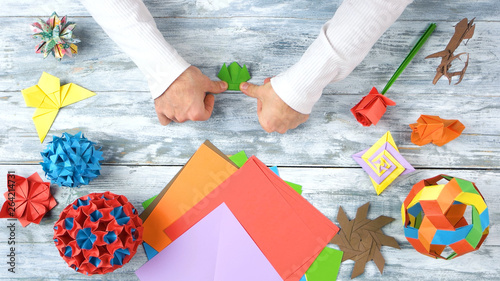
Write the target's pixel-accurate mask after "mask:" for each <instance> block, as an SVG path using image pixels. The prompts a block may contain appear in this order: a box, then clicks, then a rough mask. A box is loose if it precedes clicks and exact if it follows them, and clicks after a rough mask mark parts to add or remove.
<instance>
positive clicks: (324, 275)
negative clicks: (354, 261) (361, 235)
mask: <svg viewBox="0 0 500 281" xmlns="http://www.w3.org/2000/svg"><path fill="white" fill-rule="evenodd" d="M343 254H344V252H342V251H339V250H336V249H332V248H329V247H325V248H324V249H323V251H321V253H320V254H319V256H318V257H317V258H316V260H315V261H314V262H313V264H312V265H311V267H309V269H308V270H307V271H306V278H307V281H332V280H336V279H337V274H338V273H339V268H340V263H341V262H342V255H343Z"/></svg>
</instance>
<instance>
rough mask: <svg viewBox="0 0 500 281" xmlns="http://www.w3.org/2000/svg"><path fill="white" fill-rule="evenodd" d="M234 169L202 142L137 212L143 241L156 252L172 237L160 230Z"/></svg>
mask: <svg viewBox="0 0 500 281" xmlns="http://www.w3.org/2000/svg"><path fill="white" fill-rule="evenodd" d="M236 170H238V168H237V166H236V165H235V164H234V163H233V162H231V160H229V159H228V158H227V157H226V156H225V155H224V154H222V153H221V152H220V151H219V150H217V148H215V147H214V146H213V145H212V144H211V143H210V142H208V141H206V142H205V143H204V144H202V145H201V146H200V148H199V149H198V150H197V151H196V153H195V154H194V155H193V156H192V157H191V159H190V160H189V161H188V163H187V164H186V165H185V166H184V168H183V169H182V170H181V171H180V172H179V173H178V174H177V175H176V176H175V177H174V179H172V181H171V182H170V183H169V184H168V185H167V186H166V187H165V188H164V189H163V191H162V192H161V193H160V195H158V197H157V198H156V199H155V200H154V201H153V203H151V205H150V206H149V207H148V208H147V209H146V210H144V212H143V213H142V214H141V216H140V217H141V219H142V220H143V221H144V223H143V226H144V233H143V240H144V242H146V243H148V244H149V245H150V246H151V247H153V248H154V249H155V250H157V251H158V252H159V251H161V250H163V249H164V248H165V247H166V246H168V245H169V244H170V243H171V242H172V240H171V239H170V238H169V237H168V236H167V235H165V233H164V232H163V230H164V229H165V228H167V227H168V226H170V225H171V224H172V223H173V222H174V221H176V220H177V219H178V218H180V217H181V216H182V215H184V213H186V212H187V211H188V210H189V209H191V208H192V207H193V206H194V205H196V204H197V203H198V202H200V201H201V200H202V199H203V198H204V197H205V196H206V195H207V194H209V193H210V192H211V191H212V190H214V189H215V188H216V187H217V186H219V185H220V184H221V183H222V182H223V181H224V180H226V179H227V178H228V177H229V176H230V175H232V174H233V173H234V172H236Z"/></svg>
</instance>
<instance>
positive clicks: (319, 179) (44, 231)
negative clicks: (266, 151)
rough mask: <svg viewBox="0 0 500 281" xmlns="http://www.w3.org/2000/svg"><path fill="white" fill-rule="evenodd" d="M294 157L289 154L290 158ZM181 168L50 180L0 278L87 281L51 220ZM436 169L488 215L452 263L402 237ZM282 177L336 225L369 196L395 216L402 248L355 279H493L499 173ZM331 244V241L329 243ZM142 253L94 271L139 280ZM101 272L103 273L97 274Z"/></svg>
mask: <svg viewBox="0 0 500 281" xmlns="http://www.w3.org/2000/svg"><path fill="white" fill-rule="evenodd" d="M290 157H291V156H290ZM180 168H181V167H164V166H154V167H126V166H105V167H104V168H103V171H102V172H103V173H102V176H101V177H99V178H97V179H96V180H95V181H93V182H92V183H91V184H90V185H89V186H87V187H82V188H79V189H78V188H73V189H70V188H59V187H56V186H53V191H54V196H55V197H56V200H57V201H58V203H59V204H58V205H57V206H56V207H55V209H53V210H52V211H51V212H50V213H49V214H48V215H47V216H46V217H45V218H44V219H43V220H42V222H41V224H40V225H33V224H32V225H29V226H28V227H26V228H22V227H21V226H20V225H19V224H17V226H18V228H17V230H16V245H17V246H18V248H16V249H18V250H16V254H17V257H18V264H17V268H18V273H16V274H12V275H11V274H6V273H7V271H6V270H7V267H6V266H7V265H6V264H5V263H4V262H3V260H2V259H5V257H4V255H3V254H2V256H1V257H0V272H1V274H0V279H2V278H3V279H8V280H16V279H26V278H29V279H37V278H50V279H51V280H81V279H88V278H89V277H86V276H84V275H82V274H79V273H74V272H73V271H72V270H71V269H70V268H68V267H67V266H66V264H65V262H64V261H63V260H62V258H60V257H59V256H58V253H57V250H56V248H55V246H54V245H53V242H52V235H53V230H52V226H53V224H54V222H55V221H56V220H57V218H58V215H59V213H60V212H61V211H62V209H63V208H64V207H66V205H67V204H69V203H71V202H73V201H74V200H75V199H77V198H78V197H79V196H83V195H86V194H88V193H91V192H104V191H107V190H109V191H111V192H114V193H118V194H123V195H125V196H127V197H128V199H129V200H130V201H131V202H132V204H133V205H134V206H136V207H137V208H138V209H139V210H140V211H142V207H141V206H140V203H141V202H142V201H144V200H146V199H147V198H149V197H150V196H152V195H155V194H156V193H158V192H160V190H161V189H162V188H163V187H164V185H165V184H166V183H167V182H168V181H169V180H170V179H171V178H172V177H173V176H174V175H175V173H177V171H178V170H179V169H180ZM9 170H15V171H16V172H17V173H18V174H19V175H23V176H29V175H30V174H31V173H33V172H35V171H37V172H39V173H41V172H42V171H41V169H40V167H39V166H36V165H2V166H0V174H3V175H5V174H6V173H7V171H9ZM439 173H446V174H449V175H453V176H458V177H462V178H464V179H467V180H471V181H474V182H475V183H476V184H477V186H478V188H479V189H480V191H481V193H482V194H483V196H484V197H485V199H486V202H487V203H488V207H489V210H490V220H491V222H492V225H491V228H490V235H489V236H488V238H487V239H486V240H485V242H484V244H483V246H482V247H481V248H480V249H479V250H478V251H476V252H473V253H470V254H467V255H465V256H463V257H459V258H457V259H454V260H451V261H441V260H434V259H432V258H429V257H426V256H423V255H421V254H419V253H418V252H416V251H415V250H414V249H413V248H412V247H411V245H410V244H409V243H408V242H407V241H406V239H405V238H404V233H403V228H402V224H401V217H400V206H401V204H402V202H403V200H404V198H405V197H406V195H407V193H408V192H409V190H410V188H411V186H412V185H413V184H414V183H416V182H418V181H420V180H422V179H424V178H428V177H432V176H435V175H437V174H439ZM280 174H281V176H282V177H283V178H284V179H286V180H289V181H292V182H296V183H299V184H302V185H303V191H304V192H303V196H304V197H305V198H306V199H307V200H309V202H311V203H312V204H313V205H314V206H315V207H316V208H318V209H319V210H320V211H321V212H322V213H324V214H325V215H326V216H327V217H328V218H329V219H331V220H332V221H333V222H335V223H336V215H337V211H338V207H339V206H342V207H343V208H344V210H345V211H346V213H347V215H348V216H349V217H350V218H353V217H354V215H355V212H356V209H357V208H358V207H359V206H361V205H362V204H364V203H365V202H368V201H370V202H371V207H370V210H369V213H368V217H369V218H371V219H374V218H376V217H378V216H379V215H386V216H391V217H394V218H395V219H396V220H395V221H394V222H393V223H391V224H389V225H388V226H386V227H384V229H383V231H384V232H385V233H386V234H388V235H391V236H394V237H395V238H396V240H397V241H398V242H399V243H400V245H401V247H402V249H401V250H394V249H392V248H385V247H384V248H383V249H382V253H383V255H384V257H385V259H386V267H385V270H384V275H380V274H379V272H378V270H377V269H376V267H375V265H374V264H373V263H369V264H368V266H367V268H366V273H365V274H364V275H362V276H360V277H358V278H357V280H396V279H397V280H415V279H417V280H436V279H439V280H465V279H467V280H468V279H471V278H476V279H477V280H498V278H500V265H499V264H498V263H494V262H493V263H492V261H495V260H498V259H499V258H500V251H499V250H500V234H499V230H500V229H499V227H498V225H497V224H495V222H496V221H499V220H500V211H499V210H500V201H498V200H495V199H496V198H497V197H498V188H497V183H498V177H499V176H500V172H499V171H473V170H447V169H442V170H441V169H439V170H425V169H424V170H418V171H417V172H415V173H413V174H410V175H408V176H403V177H401V178H399V179H398V180H396V181H395V182H394V183H393V184H392V185H391V186H390V187H388V188H387V189H386V190H385V191H384V192H383V193H382V194H381V195H380V196H376V195H375V191H374V190H373V187H372V185H371V183H370V181H369V179H368V177H367V176H366V174H365V173H364V172H363V171H362V170H361V169H360V168H356V169H353V168H343V169H332V168H329V169H319V168H280ZM5 185H6V182H5V177H2V178H1V180H0V186H5ZM6 224H7V221H6V220H0V253H5V252H6V251H7V243H6V238H7V236H8V232H7V229H6V228H5V225H6ZM332 247H335V246H332ZM144 262H146V258H145V255H144V252H143V250H142V249H140V250H139V251H138V253H137V254H136V256H135V257H134V258H133V259H132V260H131V262H130V263H129V264H127V265H126V266H125V267H124V268H122V269H120V270H118V271H116V272H114V273H111V274H107V275H105V276H96V277H92V278H91V279H97V280H136V278H135V276H134V274H133V272H134V271H135V270H136V269H137V268H138V267H140V266H141V265H142V264H143V263H144ZM352 267H353V263H352V262H346V263H345V264H342V266H341V273H340V276H339V280H347V279H349V276H350V274H351V271H352ZM101 278H104V279H101Z"/></svg>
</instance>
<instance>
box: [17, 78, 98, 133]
mask: <svg viewBox="0 0 500 281" xmlns="http://www.w3.org/2000/svg"><path fill="white" fill-rule="evenodd" d="M60 85H61V82H60V80H59V78H57V77H55V76H52V75H50V74H48V73H46V72H44V73H42V77H40V80H39V81H38V84H37V85H35V86H32V87H29V88H27V89H24V90H22V91H21V92H22V93H23V97H24V101H25V102H26V105H27V106H30V107H35V108H36V110H35V113H34V114H33V122H34V123H35V127H36V131H37V133H38V137H39V138H40V142H43V140H44V139H45V136H46V135H47V133H48V132H49V130H50V127H51V126H52V123H53V122H54V120H55V119H56V116H57V112H59V108H61V107H65V106H66V105H70V104H72V103H75V102H78V101H81V100H84V99H86V98H90V97H91V96H95V93H93V92H91V91H89V90H87V89H85V88H82V87H80V86H78V85H76V84H73V83H69V84H66V85H63V86H60Z"/></svg>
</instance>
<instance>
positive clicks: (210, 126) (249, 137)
mask: <svg viewBox="0 0 500 281" xmlns="http://www.w3.org/2000/svg"><path fill="white" fill-rule="evenodd" d="M5 95H6V96H5V98H4V99H0V106H1V107H2V108H3V109H4V110H5V112H8V114H4V115H2V117H1V118H2V120H3V122H0V132H3V133H2V134H0V144H1V145H0V155H1V158H0V163H37V162H39V161H40V160H41V156H40V154H39V153H40V152H41V151H42V150H43V149H44V148H45V146H46V144H47V143H48V142H49V141H50V140H51V139H52V137H51V136H52V135H58V136H61V135H62V133H63V132H65V131H67V132H70V133H73V134H74V133H77V132H78V131H83V132H84V134H85V135H86V136H87V137H88V138H89V139H90V140H92V141H94V142H96V143H98V145H99V146H101V147H102V149H103V151H104V158H105V163H111V164H114V163H116V164H125V163H128V164H143V165H157V164H162V165H165V164H167V165H183V164H184V163H185V162H186V161H187V160H188V159H189V157H190V156H191V155H192V154H193V153H194V151H196V149H197V148H198V147H199V146H200V144H201V143H202V142H203V141H204V140H205V139H209V140H211V141H212V142H213V143H214V144H215V145H217V146H218V147H220V149H221V150H222V151H224V152H225V153H228V154H230V153H236V152H238V151H239V150H241V149H245V150H247V151H248V153H250V154H256V155H260V157H262V159H263V160H264V161H265V162H266V163H269V164H277V165H287V166H288V165H294V166H296V165H299V166H300V165H305V166H310V165H320V166H336V167H358V165H357V164H356V163H355V162H354V160H352V159H351V155H352V154H354V153H357V152H359V151H361V150H363V149H366V148H368V147H370V146H372V145H373V144H374V143H375V142H376V141H377V140H378V139H379V138H380V137H382V135H383V134H384V133H385V132H386V131H388V130H390V131H391V132H392V133H393V136H394V138H395V141H396V143H397V145H398V146H399V147H400V150H401V153H402V154H403V155H404V157H406V159H407V160H408V161H409V162H410V163H412V164H413V165H415V166H416V167H453V168H463V167H466V168H487V169H490V168H499V167H500V142H498V139H499V136H500V128H499V127H498V126H495V124H498V115H497V113H496V112H498V105H499V104H500V97H484V96H477V97H475V99H472V98H470V97H463V96H454V97H450V96H446V95H442V96H437V95H436V96H428V97H427V98H426V99H421V98H418V99H414V98H413V97H412V95H408V94H406V93H401V94H398V95H397V96H394V97H393V98H394V100H395V101H396V102H397V103H398V105H397V106H396V107H389V109H388V112H387V113H386V115H385V116H384V117H383V118H382V120H381V121H380V122H379V124H378V125H377V126H372V127H369V128H366V127H362V126H361V125H360V124H359V123H357V122H356V120H355V118H354V116H352V114H351V112H350V108H351V107H352V106H353V105H354V104H356V103H357V102H358V101H359V99H360V98H361V96H355V95H327V96H323V97H322V99H321V100H320V101H319V102H318V104H317V106H316V108H315V110H314V112H313V114H312V115H311V117H310V118H309V121H308V122H307V123H305V124H303V125H301V126H300V127H299V128H297V129H295V130H292V131H290V132H288V133H287V134H285V135H279V134H277V133H273V134H268V133H266V132H265V131H263V130H262V128H261V127H260V125H259V123H258V119H257V114H256V102H255V100H253V99H251V98H249V97H246V96H244V95H243V94H222V95H218V96H217V97H216V105H215V110H214V113H213V114H212V118H211V119H210V120H208V121H206V122H186V123H183V124H170V125H168V126H166V127H162V126H161V125H159V123H158V121H157V117H156V113H155V112H154V109H153V105H152V102H151V101H150V98H149V97H148V96H147V94H146V93H120V92H117V93H100V92H98V94H97V95H96V96H94V97H92V98H89V99H87V100H84V101H81V102H78V103H76V104H74V105H71V106H68V107H65V108H63V109H61V110H60V112H59V115H58V116H57V118H56V120H55V122H54V124H53V126H52V129H51V131H50V134H49V135H48V137H47V138H46V140H45V144H43V145H42V144H40V141H39V140H38V136H37V133H36V131H35V128H34V125H33V122H32V120H31V116H32V114H33V112H34V109H33V108H27V107H25V106H24V101H23V98H22V95H21V94H20V93H5ZM446 99H448V100H449V102H446V103H443V100H446ZM429 104H430V105H429ZM420 114H431V115H441V117H443V118H447V119H455V118H456V119H459V120H461V121H462V122H463V123H464V124H465V126H466V129H465V131H464V134H462V136H460V137H459V138H457V139H455V140H453V141H452V142H450V143H448V144H446V145H444V146H443V147H438V146H435V145H433V144H429V145H426V146H422V147H418V146H416V145H414V144H413V143H411V140H410V136H411V129H410V127H409V126H408V124H410V123H414V122H416V120H417V119H418V117H419V116H420ZM304 136H307V137H304Z"/></svg>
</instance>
